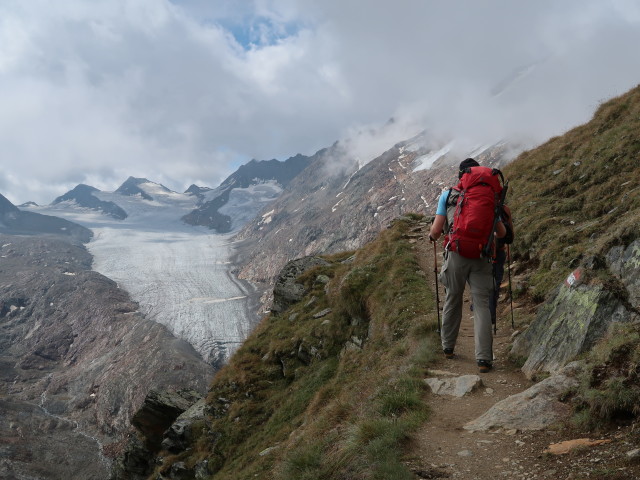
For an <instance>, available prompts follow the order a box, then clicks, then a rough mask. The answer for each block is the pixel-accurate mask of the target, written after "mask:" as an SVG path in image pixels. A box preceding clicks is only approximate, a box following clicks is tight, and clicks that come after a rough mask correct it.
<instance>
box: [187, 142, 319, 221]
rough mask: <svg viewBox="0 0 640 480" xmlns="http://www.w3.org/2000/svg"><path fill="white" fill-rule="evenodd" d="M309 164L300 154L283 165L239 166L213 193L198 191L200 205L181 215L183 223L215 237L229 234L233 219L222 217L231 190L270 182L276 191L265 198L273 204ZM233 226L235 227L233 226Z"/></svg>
mask: <svg viewBox="0 0 640 480" xmlns="http://www.w3.org/2000/svg"><path fill="white" fill-rule="evenodd" d="M309 162H310V158H309V157H306V156H304V155H300V154H299V155H296V156H294V157H291V158H288V159H287V160H285V161H284V162H280V161H278V160H263V161H257V160H251V161H250V162H249V163H247V164H245V165H241V166H240V167H239V168H238V170H236V171H235V172H234V173H232V174H231V175H230V176H229V177H227V178H226V179H225V180H224V181H223V182H222V183H221V184H220V186H219V187H217V188H215V189H214V190H213V191H208V192H204V193H203V191H202V190H198V192H197V194H198V195H199V196H200V197H201V198H202V202H201V205H199V206H198V208H196V209H195V210H193V211H192V212H191V213H189V214H188V215H185V216H184V217H183V220H184V221H185V222H186V223H188V224H190V225H203V226H206V227H208V228H211V229H213V230H215V231H217V232H218V233H227V232H230V231H231V230H232V228H233V224H234V221H233V220H234V217H233V215H231V214H230V213H231V212H228V213H225V212H224V211H223V209H224V207H225V206H226V205H227V204H228V203H229V201H230V198H231V196H232V194H233V192H234V190H235V191H236V192H237V191H239V190H243V189H244V190H246V189H248V188H249V187H251V186H257V185H260V184H261V183H267V182H273V183H275V185H277V186H278V188H277V189H274V190H273V192H272V193H270V195H269V197H268V198H267V200H273V199H275V198H276V197H277V196H278V195H279V194H280V192H281V188H282V187H286V186H287V185H288V184H289V182H290V181H291V180H292V179H294V178H295V177H296V176H297V175H298V174H299V173H300V172H301V171H302V170H304V169H305V168H306V167H307V165H308V164H309ZM256 213H257V212H252V215H250V217H248V218H252V217H253V216H255V214H256ZM235 224H236V225H237V224H238V223H237V222H235Z"/></svg>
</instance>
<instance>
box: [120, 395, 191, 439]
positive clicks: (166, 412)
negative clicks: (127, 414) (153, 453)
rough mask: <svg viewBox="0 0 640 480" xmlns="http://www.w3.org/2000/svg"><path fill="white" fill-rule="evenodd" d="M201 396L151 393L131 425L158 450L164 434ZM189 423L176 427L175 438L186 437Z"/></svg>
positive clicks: (134, 416) (132, 419)
mask: <svg viewBox="0 0 640 480" xmlns="http://www.w3.org/2000/svg"><path fill="white" fill-rule="evenodd" d="M200 398H201V396H200V394H198V392H194V391H192V390H181V391H178V392H158V391H154V390H152V391H150V392H149V393H148V394H147V396H146V398H145V399H144V403H143V404H142V406H141V407H140V409H139V410H138V411H137V412H136V413H135V414H134V415H133V417H132V418H131V424H132V425H133V426H134V427H136V428H137V429H138V430H139V431H140V432H141V433H142V434H143V435H144V436H145V437H146V439H147V443H148V446H149V447H150V448H151V449H152V450H157V449H158V448H159V446H160V444H161V442H162V436H163V434H164V432H165V431H166V430H167V429H168V428H169V427H170V426H171V425H172V423H173V422H174V421H175V420H176V419H177V418H178V416H179V415H180V414H182V413H183V412H185V411H187V410H188V409H189V408H190V407H191V406H192V405H194V404H195V403H196V402H197V401H198V400H200ZM188 423H189V422H183V423H181V424H180V426H178V427H176V433H175V437H176V438H178V437H184V435H185V432H184V430H185V428H186V425H188Z"/></svg>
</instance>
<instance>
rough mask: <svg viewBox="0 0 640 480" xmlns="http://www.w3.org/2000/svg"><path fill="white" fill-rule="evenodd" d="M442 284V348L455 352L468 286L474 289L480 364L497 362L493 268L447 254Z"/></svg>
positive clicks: (482, 263)
mask: <svg viewBox="0 0 640 480" xmlns="http://www.w3.org/2000/svg"><path fill="white" fill-rule="evenodd" d="M445 255H446V256H445V260H444V263H443V265H442V271H441V272H440V276H439V278H440V281H441V283H442V285H444V287H445V292H446V296H445V300H444V307H443V310H442V331H441V333H440V336H441V340H442V348H443V349H444V348H454V347H455V345H456V340H457V339H458V332H459V331H460V322H461V321H462V302H463V294H464V289H465V285H466V284H467V283H469V286H470V287H471V297H472V299H473V320H474V334H475V335H474V336H475V350H476V360H487V361H489V362H492V361H493V332H492V331H491V327H492V325H491V312H490V310H489V300H490V298H491V295H492V293H493V267H492V265H491V263H490V262H489V261H487V259H485V258H478V259H470V258H465V257H462V256H460V255H458V254H457V253H456V252H445Z"/></svg>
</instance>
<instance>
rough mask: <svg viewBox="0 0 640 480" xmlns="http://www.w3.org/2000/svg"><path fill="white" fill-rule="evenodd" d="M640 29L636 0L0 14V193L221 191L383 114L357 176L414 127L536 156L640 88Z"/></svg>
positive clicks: (357, 144)
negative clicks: (531, 149) (246, 168)
mask: <svg viewBox="0 0 640 480" xmlns="http://www.w3.org/2000/svg"><path fill="white" fill-rule="evenodd" d="M639 24H640V7H639V6H638V5H637V3H636V2H634V1H631V0H629V1H615V0H610V1H602V0H583V1H577V0H566V1H563V2H556V1H551V0H541V1H538V2H504V1H498V0H486V1H483V2H477V1H472V0H466V1H459V2H424V1H423V0H399V1H398V2H367V1H365V0H361V1H353V2H342V1H340V2H339V1H337V0H325V1H322V2H318V1H311V0H297V1H296V0H254V1H247V2H236V1H231V0H220V1H217V2H209V1H205V0H175V1H173V2H170V1H168V0H140V1H137V2H128V1H126V0H94V1H91V2H89V1H86V0H59V1H57V2H55V5H53V4H51V3H50V2H45V1H44V0H32V1H29V2H17V1H16V2H14V1H9V2H2V3H1V4H0V91H1V92H2V95H0V159H1V162H2V167H3V168H2V171H3V173H2V178H1V179H0V186H1V187H2V189H3V191H2V192H1V193H3V194H5V195H6V196H7V197H8V198H9V199H10V200H12V201H14V202H16V203H21V202H24V201H27V200H35V201H37V202H39V203H48V202H50V201H51V200H52V199H53V198H55V197H56V196H58V195H60V194H62V193H64V192H65V191H66V190H68V189H70V188H73V186H75V185H76V184H77V183H88V184H91V185H93V186H96V187H98V188H101V189H104V190H112V189H115V188H117V186H118V185H119V184H120V183H121V182H122V181H124V180H125V179H126V178H127V177H128V176H129V175H134V176H138V177H147V178H149V179H151V180H154V181H158V182H161V183H164V184H165V185H167V186H168V187H170V188H173V189H175V190H182V189H185V188H186V187H188V186H189V185H190V184H191V183H198V184H201V185H208V186H216V185H217V184H219V183H220V181H221V180H223V179H224V178H225V177H226V176H227V175H229V174H230V173H231V172H232V171H233V170H234V169H235V168H236V167H237V166H238V165H239V163H243V162H245V161H248V160H250V159H251V158H258V159H269V158H274V157H275V158H281V159H284V158H286V157H288V156H291V155H295V154H296V153H299V152H300V153H305V154H313V153H314V152H315V151H316V150H318V149H320V148H323V147H326V146H329V145H331V144H332V143H333V142H334V141H336V140H339V139H343V138H346V137H347V136H350V135H352V134H353V132H354V131H356V132H363V131H369V126H381V125H383V124H385V122H387V120H388V119H389V118H391V117H393V118H394V119H395V120H396V123H395V124H394V128H393V129H392V131H393V133H392V136H395V135H397V136H398V137H399V138H395V139H393V138H391V136H390V137H384V138H376V139H374V138H372V137H371V138H367V137H366V136H363V135H357V136H356V137H357V138H356V139H354V140H353V141H352V142H351V145H352V146H354V149H355V150H354V151H356V154H357V155H358V156H359V157H361V158H360V160H361V161H363V162H366V161H368V160H370V159H371V158H373V157H374V156H376V155H378V154H379V153H382V152H381V151H380V149H384V148H385V147H386V146H387V145H388V146H391V145H393V143H396V142H397V141H400V140H404V139H406V138H408V137H409V136H411V135H412V134H413V133H414V132H415V131H416V130H417V129H422V128H428V129H430V131H433V132H434V134H437V135H439V136H441V137H442V138H445V137H447V136H455V137H463V138H467V139H468V141H469V142H470V143H474V142H477V143H483V142H486V141H491V140H497V139H500V138H505V137H515V136H517V137H518V138H522V139H526V141H527V142H529V143H530V144H535V143H536V142H541V141H543V140H545V139H546V138H548V137H549V136H552V135H555V134H559V133H562V132H563V131H564V130H566V129H568V128H570V127H572V126H574V125H577V124H579V123H583V122H584V121H587V120H588V118H589V117H590V115H591V113H592V112H593V111H594V109H595V108H596V107H597V106H598V104H599V102H601V101H603V100H605V99H607V98H610V97H611V96H614V95H618V94H621V93H623V92H625V91H626V90H628V89H629V88H631V87H633V86H635V85H636V84H637V83H639V79H640V62H639V61H638V60H639V59H638V58H636V57H637V56H638V54H636V53H635V49H634V48H633V47H634V46H635V45H637V44H638V43H640V42H639V41H640V28H638V27H639V26H640V25H639ZM396 127H397V128H396ZM384 131H386V132H389V131H390V130H389V129H385V130H384ZM403 136H404V137H405V138H402V137H403Z"/></svg>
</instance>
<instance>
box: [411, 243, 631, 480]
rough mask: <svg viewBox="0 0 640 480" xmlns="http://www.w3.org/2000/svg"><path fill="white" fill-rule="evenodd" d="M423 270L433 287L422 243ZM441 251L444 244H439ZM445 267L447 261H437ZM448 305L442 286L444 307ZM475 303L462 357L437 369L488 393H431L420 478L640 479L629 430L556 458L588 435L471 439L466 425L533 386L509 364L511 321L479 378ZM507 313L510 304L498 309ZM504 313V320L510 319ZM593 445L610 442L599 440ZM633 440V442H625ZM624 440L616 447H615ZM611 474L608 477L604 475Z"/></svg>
mask: <svg viewBox="0 0 640 480" xmlns="http://www.w3.org/2000/svg"><path fill="white" fill-rule="evenodd" d="M416 248H417V249H418V251H419V254H420V255H419V257H420V260H421V266H422V268H423V269H424V271H425V272H426V274H427V276H428V278H429V281H430V282H432V283H435V282H434V279H433V278H434V272H433V269H434V264H433V262H434V259H433V247H432V245H431V244H430V243H429V242H428V241H422V240H420V241H418V242H417V243H416ZM438 252H441V245H440V244H439V245H438ZM438 257H439V258H438V261H439V262H440V261H441V255H438ZM443 300H444V293H443V289H442V285H440V308H442V303H443ZM469 307H470V301H469V297H468V296H467V298H466V299H465V303H464V310H463V312H464V313H463V322H462V327H461V330H460V335H459V337H458V342H457V344H456V349H455V352H456V357H455V358H454V359H452V360H448V359H445V358H444V356H442V357H441V359H440V360H439V361H438V362H437V364H436V365H434V367H433V369H437V370H444V371H447V372H451V373H453V374H455V375H457V376H458V375H480V377H481V379H482V383H483V386H482V387H480V388H479V389H478V390H476V391H475V392H473V393H471V394H467V395H465V396H464V397H462V398H455V397H452V396H446V395H445V396H438V395H434V394H431V393H429V394H428V396H427V401H428V403H429V407H430V410H431V416H430V420H429V421H428V422H427V423H426V424H425V425H424V427H423V428H422V429H421V430H420V431H419V432H418V433H417V435H416V436H415V439H414V443H413V444H412V448H411V453H410V461H409V463H410V466H411V468H412V471H413V472H414V474H415V475H416V478H424V479H431V478H452V479H462V480H467V479H468V480H484V479H491V480H498V479H514V480H515V479H526V480H535V479H552V480H559V479H562V480H564V479H567V480H569V479H576V480H577V479H587V478H589V479H593V478H603V479H605V478H606V479H609V480H611V479H622V478H625V479H627V480H628V479H630V478H640V469H639V468H638V466H637V465H635V466H634V465H633V464H632V465H629V462H627V461H626V458H624V457H625V453H626V452H627V451H629V450H631V449H632V448H633V445H630V444H628V442H626V441H624V440H622V439H623V437H624V433H626V432H623V431H622V430H620V431H618V432H617V436H616V432H612V433H610V434H608V435H607V436H608V437H610V438H611V439H612V442H611V443H610V444H607V445H603V446H599V447H593V448H588V449H584V448H583V449H581V450H579V451H578V452H577V453H576V452H573V453H571V454H569V455H562V456H554V455H548V454H545V453H543V452H544V450H545V449H546V448H547V447H548V446H549V445H550V444H552V443H556V442H560V441H563V440H567V439H570V438H577V437H579V436H587V435H585V434H579V433H578V432H575V431H571V429H568V428H557V429H547V430H544V431H538V432H519V431H515V430H514V431H504V430H503V431H498V432H486V433H485V432H469V431H467V430H464V429H463V426H464V425H465V424H466V423H467V422H469V421H471V420H474V419H476V418H478V417H479V416H481V415H482V414H483V413H485V412H486V411H487V410H488V409H489V408H491V406H493V405H494V404H495V403H497V402H498V401H500V400H502V399H504V398H506V397H508V396H510V395H513V394H516V393H519V392H521V391H524V390H526V389H527V388H529V387H530V386H531V385H532V382H531V381H529V380H528V379H527V378H526V377H525V376H524V375H523V374H522V372H521V371H520V370H519V369H518V368H517V367H516V366H515V365H513V364H512V363H510V362H509V361H508V358H507V355H508V347H509V345H510V343H511V336H512V334H513V330H512V328H511V320H510V316H509V315H504V317H506V318H507V319H506V320H505V319H503V320H502V321H501V320H500V319H499V320H498V331H497V334H496V336H495V337H494V357H495V360H494V368H493V370H492V371H491V372H489V373H484V374H480V373H479V372H478V367H477V365H476V361H475V356H474V337H473V313H472V312H471V310H470V308H469ZM501 308H502V309H508V305H507V304H506V303H505V304H502V306H501V305H499V306H498V316H499V317H500V309H501ZM507 312H508V310H505V312H504V313H507ZM592 438H604V436H603V435H600V436H597V435H596V434H593V435H592ZM625 438H626V437H625ZM616 439H617V441H616ZM603 475H604V476H603Z"/></svg>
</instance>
